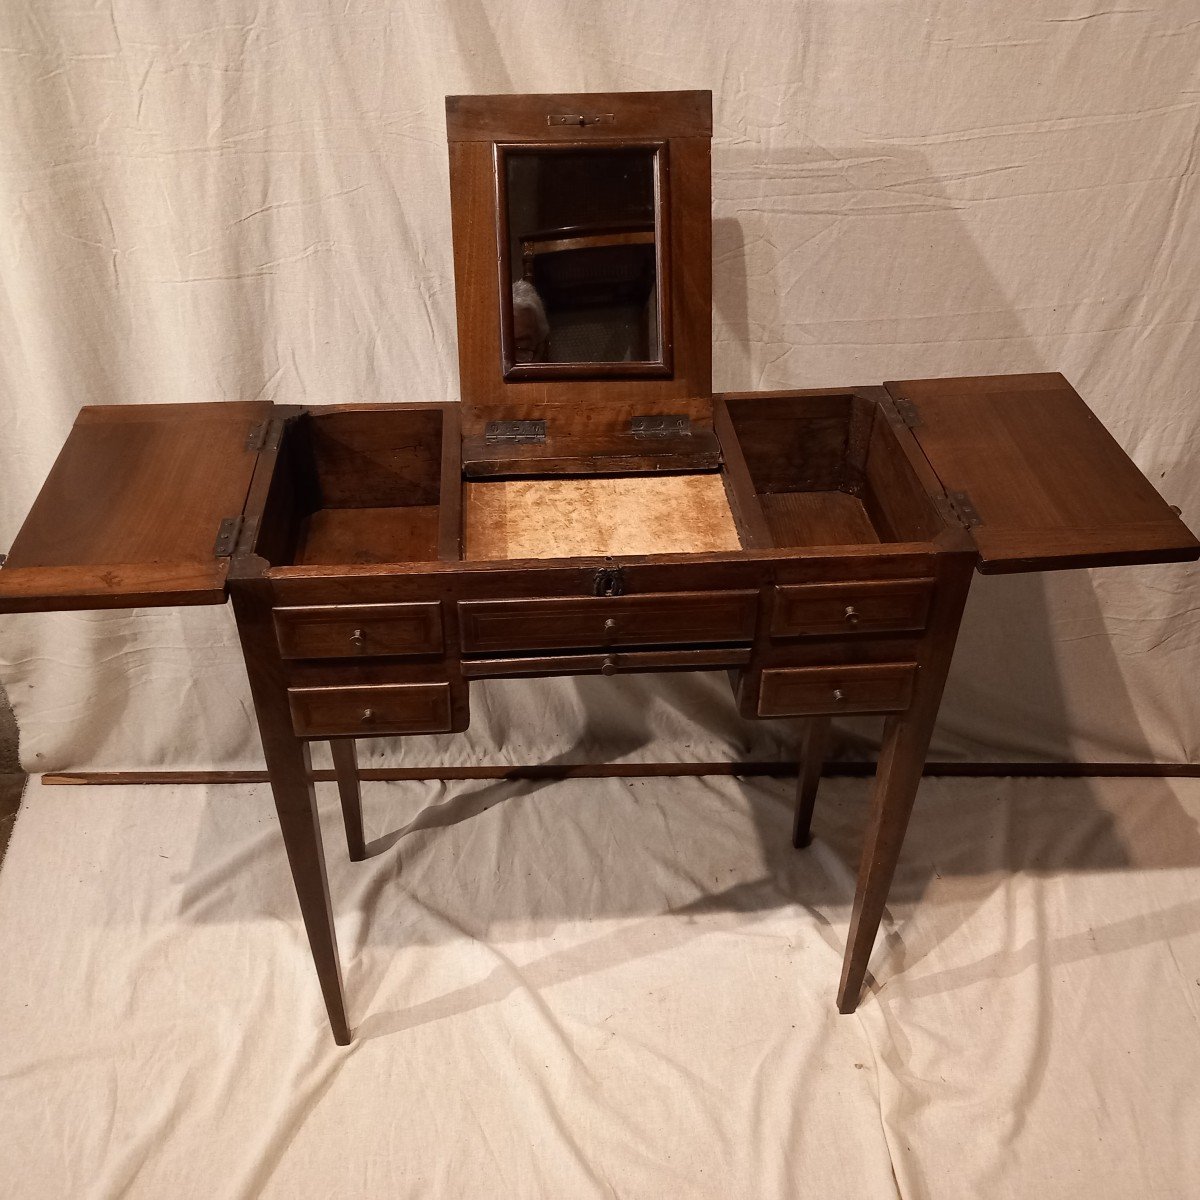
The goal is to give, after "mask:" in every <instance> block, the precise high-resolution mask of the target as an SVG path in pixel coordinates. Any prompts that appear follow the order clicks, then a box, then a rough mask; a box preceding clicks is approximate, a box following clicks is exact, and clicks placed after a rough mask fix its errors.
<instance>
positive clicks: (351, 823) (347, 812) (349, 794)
mask: <svg viewBox="0 0 1200 1200" xmlns="http://www.w3.org/2000/svg"><path fill="white" fill-rule="evenodd" d="M329 749H330V751H331V752H332V754H333V769H334V772H335V773H336V775H337V785H338V796H339V797H340V798H341V801H342V820H343V821H345V823H346V846H347V847H348V848H349V851H350V861H351V862H362V860H363V859H364V858H366V857H367V841H366V836H365V834H364V833H363V819H362V794H361V793H360V791H359V787H358V755H357V753H356V752H355V744H354V739H353V738H334V739H333V740H332V741H331V742H330V743H329Z"/></svg>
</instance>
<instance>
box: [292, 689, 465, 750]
mask: <svg viewBox="0 0 1200 1200" xmlns="http://www.w3.org/2000/svg"><path fill="white" fill-rule="evenodd" d="M287 696H288V703H289V705H290V706H291V713H292V728H293V729H294V730H295V733H296V736H297V737H299V738H336V737H385V736H389V735H392V734H400V733H449V732H450V731H451V729H452V728H453V724H454V722H453V718H452V715H451V707H450V685H449V683H381V684H371V685H367V686H357V687H356V686H342V685H334V686H328V687H305V688H296V687H293V688H289V689H288V693H287Z"/></svg>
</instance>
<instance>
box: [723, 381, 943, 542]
mask: <svg viewBox="0 0 1200 1200" xmlns="http://www.w3.org/2000/svg"><path fill="white" fill-rule="evenodd" d="M725 403H726V406H727V409H728V412H729V418H730V425H731V430H732V435H733V439H734V440H735V442H736V447H735V448H730V447H727V448H726V458H727V459H729V458H731V457H734V456H735V455H737V456H740V458H741V459H742V460H744V463H745V469H746V475H747V476H748V482H749V487H750V489H752V490H753V493H754V499H753V501H751V500H750V499H749V498H748V497H743V503H744V504H753V503H754V502H757V505H758V507H759V510H760V511H761V516H762V519H763V522H764V524H765V527H766V529H767V531H768V534H769V537H770V539H771V542H772V544H773V545H775V546H777V547H780V548H787V547H808V546H862V545H875V544H878V543H881V542H919V541H927V540H929V539H931V538H933V537H935V536H937V534H938V533H939V532H940V530H941V528H942V524H941V519H940V517H939V515H938V512H937V510H936V508H935V507H934V505H933V502H932V500H931V499H930V497H929V495H928V493H927V492H926V491H925V489H924V487H922V485H921V482H920V480H919V479H918V478H917V476H916V473H915V472H914V471H913V468H912V466H911V464H910V463H909V461H908V459H907V457H906V455H905V453H904V451H903V449H902V447H901V446H900V443H899V441H898V439H897V436H896V433H895V431H894V430H893V429H892V427H891V425H890V424H889V423H888V421H887V419H886V417H885V416H884V415H883V413H882V412H881V411H880V409H879V405H878V403H877V402H876V401H875V400H874V399H872V398H870V397H866V396H859V395H855V394H854V393H825V394H819V395H805V394H803V393H799V394H798V393H769V392H767V393H760V394H759V395H757V396H753V395H750V396H744V395H735V396H729V397H727V398H726V401H725ZM731 449H732V451H733V453H732V454H731V453H730V451H731Z"/></svg>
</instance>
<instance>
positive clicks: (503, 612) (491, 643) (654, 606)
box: [458, 591, 758, 654]
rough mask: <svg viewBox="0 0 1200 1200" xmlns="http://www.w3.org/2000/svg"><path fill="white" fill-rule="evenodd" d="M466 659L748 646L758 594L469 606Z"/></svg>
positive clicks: (463, 608)
mask: <svg viewBox="0 0 1200 1200" xmlns="http://www.w3.org/2000/svg"><path fill="white" fill-rule="evenodd" d="M458 608H459V619H460V620H461V622H462V647H463V651H464V653H468V654H479V653H488V652H495V651H505V650H549V649H553V648H554V647H559V646H561V647H585V646H629V645H647V644H650V645H655V644H657V645H675V644H678V643H680V642H698V643H705V642H737V641H744V642H748V641H749V640H750V639H751V638H752V637H753V635H754V622H755V617H756V614H757V609H758V595H757V593H756V592H749V591H746V592H728V593H722V592H715V593H713V592H710V593H704V592H695V593H687V592H676V593H671V594H667V595H658V596H598V597H594V598H588V599H574V600H560V599H519V600H517V599H514V600H464V601H462V602H460V604H459V606H458Z"/></svg>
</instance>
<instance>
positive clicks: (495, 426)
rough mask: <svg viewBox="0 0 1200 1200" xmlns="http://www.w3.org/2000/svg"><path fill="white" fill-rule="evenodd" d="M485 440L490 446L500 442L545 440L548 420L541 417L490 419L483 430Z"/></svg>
mask: <svg viewBox="0 0 1200 1200" xmlns="http://www.w3.org/2000/svg"><path fill="white" fill-rule="evenodd" d="M483 440H484V441H485V442H486V443H487V444H488V445H489V446H492V445H495V444H496V443H498V442H509V443H514V442H515V443H522V442H524V443H532V442H544V441H545V440H546V422H545V421H544V420H542V419H541V418H538V419H536V420H526V421H489V422H488V423H487V425H486V426H485V428H484V431H483Z"/></svg>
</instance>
